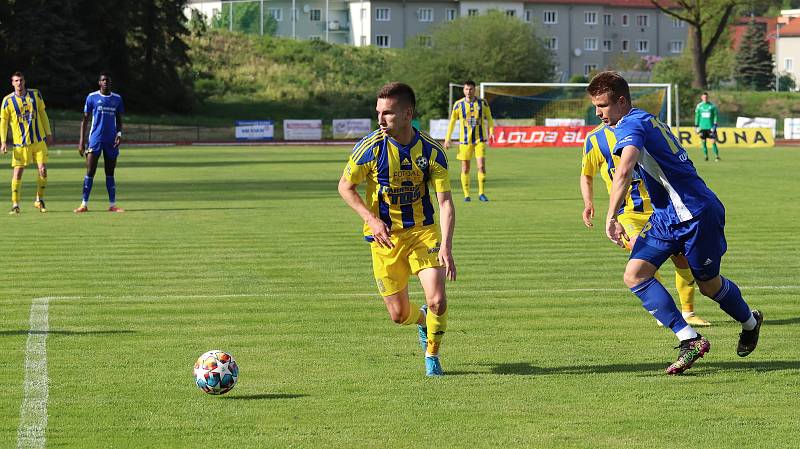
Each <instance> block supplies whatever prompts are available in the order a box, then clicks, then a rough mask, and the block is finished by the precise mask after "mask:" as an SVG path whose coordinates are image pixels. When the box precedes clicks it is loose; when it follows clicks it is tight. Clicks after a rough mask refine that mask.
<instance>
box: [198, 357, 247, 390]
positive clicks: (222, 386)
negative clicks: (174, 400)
mask: <svg viewBox="0 0 800 449" xmlns="http://www.w3.org/2000/svg"><path fill="white" fill-rule="evenodd" d="M237 379H239V366H238V365H237V364H236V360H233V356H232V355H230V354H228V353H227V352H223V351H220V350H216V349H215V350H213V351H208V352H206V353H205V354H203V355H201V356H200V358H198V359H197V361H196V362H194V380H195V383H196V384H197V388H199V389H201V390H203V391H205V392H206V393H208V394H225V393H227V392H229V391H231V390H232V389H233V386H234V385H236V380H237Z"/></svg>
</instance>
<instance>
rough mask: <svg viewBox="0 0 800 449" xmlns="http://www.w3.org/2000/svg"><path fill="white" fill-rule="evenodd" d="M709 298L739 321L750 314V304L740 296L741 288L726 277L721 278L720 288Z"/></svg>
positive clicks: (742, 321)
mask: <svg viewBox="0 0 800 449" xmlns="http://www.w3.org/2000/svg"><path fill="white" fill-rule="evenodd" d="M711 299H713V300H714V301H716V302H718V303H719V308H720V309H722V310H723V311H725V313H727V314H728V315H730V316H731V317H733V319H735V320H736V321H738V322H740V323H744V322H745V321H747V320H749V319H750V317H751V316H752V313H751V312H750V306H748V305H747V303H746V302H744V298H742V292H741V290H739V287H737V286H736V284H734V283H733V282H731V281H730V280H728V279H725V278H722V288H720V289H719V291H718V292H717V294H716V295H714V297H713V298H711Z"/></svg>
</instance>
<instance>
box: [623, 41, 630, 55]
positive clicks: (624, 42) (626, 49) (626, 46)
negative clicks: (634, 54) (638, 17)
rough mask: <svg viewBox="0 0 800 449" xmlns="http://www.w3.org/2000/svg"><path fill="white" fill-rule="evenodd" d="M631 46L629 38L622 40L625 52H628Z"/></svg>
mask: <svg viewBox="0 0 800 449" xmlns="http://www.w3.org/2000/svg"><path fill="white" fill-rule="evenodd" d="M629 46H630V41H628V40H624V41H622V52H623V53H627V52H628V47H629Z"/></svg>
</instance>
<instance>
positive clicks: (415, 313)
mask: <svg viewBox="0 0 800 449" xmlns="http://www.w3.org/2000/svg"><path fill="white" fill-rule="evenodd" d="M409 305H410V306H411V313H409V314H408V318H406V320H405V321H403V322H402V323H400V324H401V325H403V326H408V325H409V324H417V321H419V316H420V315H421V314H422V311H421V310H419V306H418V305H416V304H414V303H413V302H412V303H409Z"/></svg>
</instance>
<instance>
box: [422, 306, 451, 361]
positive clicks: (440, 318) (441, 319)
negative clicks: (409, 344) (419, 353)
mask: <svg viewBox="0 0 800 449" xmlns="http://www.w3.org/2000/svg"><path fill="white" fill-rule="evenodd" d="M425 324H426V325H427V326H428V349H427V351H425V352H426V355H439V346H440V345H441V344H442V337H444V331H446V330H447V310H445V311H444V313H443V314H441V315H436V314H434V313H433V312H431V311H430V309H428V314H427V316H426V318H425Z"/></svg>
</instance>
